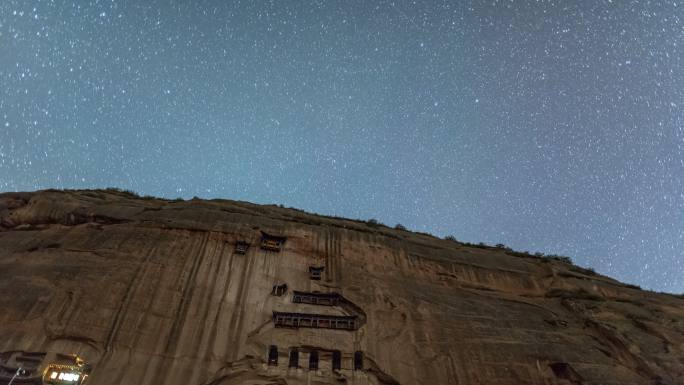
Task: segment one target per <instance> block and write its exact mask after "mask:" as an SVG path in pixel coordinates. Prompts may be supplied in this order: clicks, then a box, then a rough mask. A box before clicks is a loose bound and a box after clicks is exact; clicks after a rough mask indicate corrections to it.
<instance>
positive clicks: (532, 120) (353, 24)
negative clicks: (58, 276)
mask: <svg viewBox="0 0 684 385" xmlns="http://www.w3.org/2000/svg"><path fill="white" fill-rule="evenodd" d="M683 48H684V2H682V1H681V0H663V1H658V0H651V1H644V0H642V1H627V0H614V1H598V0H597V1H594V0H592V1H558V0H553V1H549V0H547V1H542V0H538V1H529V0H528V1H518V0H515V1H512V0H508V1H498V0H493V1H492V0H489V1H474V0H469V1H461V2H455V1H454V2H448V1H415V2H410V1H400V0H397V1H378V2H374V1H370V0H361V1H285V0H279V1H270V2H266V1H242V2H238V1H195V0H193V1H190V0H186V1H169V0H167V1H149V0H145V1H142V0H141V1H119V0H106V1H105V0H102V1H62V0H54V1H15V0H2V1H0V191H15V190H23V191H25V190H36V189H44V188H70V189H73V188H98V187H109V186H112V187H119V188H123V189H130V190H133V191H135V192H138V193H140V194H141V195H156V196H162V197H166V198H176V197H183V198H191V197H193V196H199V197H201V198H217V197H220V198H228V199H237V200H247V201H252V202H256V203H276V204H283V205H285V206H294V207H298V208H302V209H305V210H307V211H312V212H317V213H321V214H332V215H339V216H344V217H350V218H361V219H369V218H376V219H377V220H379V221H380V222H383V223H386V224H388V225H390V226H394V225H395V224H396V223H401V224H403V225H404V226H406V227H407V228H409V229H412V230H417V231H424V232H430V233H432V234H435V235H437V236H440V237H442V236H445V235H448V234H452V235H454V236H455V237H456V238H457V239H459V240H462V241H468V242H474V243H477V242H485V243H489V244H496V243H504V244H506V245H508V246H510V247H513V248H514V249H517V250H529V251H540V252H544V253H553V254H562V255H568V256H571V257H572V258H573V260H574V261H575V262H576V263H578V264H580V265H582V266H587V267H592V268H595V269H596V270H597V271H598V272H600V273H603V274H607V275H610V276H613V277H615V278H618V279H620V280H623V281H626V282H629V283H633V284H638V285H641V286H642V287H644V288H648V289H653V290H658V291H668V292H675V293H682V292H684V182H683V181H684V74H683V73H682V71H683V70H684V60H683V56H684V55H683V54H682V49H683Z"/></svg>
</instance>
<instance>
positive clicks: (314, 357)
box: [309, 350, 318, 370]
mask: <svg viewBox="0 0 684 385" xmlns="http://www.w3.org/2000/svg"><path fill="white" fill-rule="evenodd" d="M309 370H318V351H316V350H312V351H311V352H310V353H309Z"/></svg>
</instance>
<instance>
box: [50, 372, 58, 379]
mask: <svg viewBox="0 0 684 385" xmlns="http://www.w3.org/2000/svg"><path fill="white" fill-rule="evenodd" d="M50 378H51V379H53V380H54V379H55V378H57V372H52V374H51V375H50Z"/></svg>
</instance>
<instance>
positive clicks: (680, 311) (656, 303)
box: [0, 190, 684, 385]
mask: <svg viewBox="0 0 684 385" xmlns="http://www.w3.org/2000/svg"><path fill="white" fill-rule="evenodd" d="M262 231H265V232H267V233H269V234H277V235H282V236H285V237H287V240H286V241H285V243H284V245H283V248H282V250H281V251H280V252H273V251H266V250H262V249H261V248H260V247H259V241H260V238H261V235H262ZM240 240H245V241H247V242H249V243H250V247H249V249H248V250H247V252H246V253H245V254H239V253H236V252H235V244H236V242H237V241H240ZM310 266H324V267H325V269H324V272H323V274H322V279H321V280H312V279H310V276H309V271H308V268H309V267H310ZM283 283H286V284H287V286H288V289H287V292H286V293H285V294H284V295H282V296H276V295H272V294H271V293H272V290H273V286H276V285H280V284H283ZM295 290H296V291H302V292H320V293H338V294H340V295H341V296H342V297H343V301H342V302H341V303H339V304H337V305H336V306H320V305H312V304H299V303H293V302H292V295H293V291H295ZM0 292H1V293H2V296H0V309H3V311H2V312H0V352H2V351H17V350H22V351H37V352H52V353H61V354H78V355H79V356H80V357H82V358H84V359H85V360H86V361H87V362H88V363H89V364H90V365H91V366H92V372H91V375H90V377H89V378H88V380H87V383H90V384H98V385H114V384H139V385H148V384H149V385H152V384H165V385H175V384H178V385H181V384H182V385H185V384H193V385H194V384H196V385H210V384H211V385H228V384H231V385H233V384H236V385H237V384H344V383H346V384H358V385H362V384H402V385H408V384H454V385H455V384H487V385H489V384H501V385H505V384H511V385H513V384H516V385H518V384H535V385H552V384H558V385H577V384H595V385H598V384H601V385H611V384H615V385H617V384H620V385H625V384H684V299H682V298H681V297H676V296H673V295H667V294H657V293H652V292H645V291H642V290H639V289H637V288H635V287H632V286H629V285H624V284H621V283H620V282H617V281H615V280H612V279H610V278H608V277H605V276H601V275H597V274H594V273H592V272H591V271H588V270H585V269H582V268H579V267H576V266H573V265H570V264H567V263H564V262H562V261H556V260H551V259H544V258H534V257H532V256H520V255H518V256H512V255H508V254H507V251H506V250H503V249H496V248H478V247H471V246H466V245H463V244H459V243H457V242H453V241H447V240H441V239H437V238H434V237H431V236H429V235H425V234H416V233H411V232H407V231H399V230H393V229H388V228H385V227H383V226H372V225H368V224H366V223H364V222H358V221H352V220H346V219H340V218H330V217H322V216H316V215H312V214H307V213H303V212H301V211H297V210H291V209H284V208H279V207H275V206H259V205H254V204H250V203H246V202H233V201H225V200H214V201H202V200H191V201H168V200H161V199H142V198H137V197H135V196H133V195H131V194H127V193H122V192H117V191H110V190H104V191H103V190H97V191H68V192H61V191H41V192H36V193H6V194H0ZM274 311H278V312H289V313H307V314H321V315H338V316H356V317H358V320H359V327H358V329H357V330H333V329H323V328H304V327H301V328H282V327H276V326H275V325H274V322H273V312H274ZM272 345H275V346H277V350H278V353H279V354H278V364H277V365H269V364H268V362H267V361H268V360H267V359H268V351H269V347H270V346H272ZM292 349H296V350H297V351H298V352H299V353H298V359H299V360H298V361H299V362H298V367H296V368H294V367H293V368H291V367H289V365H288V364H289V355H290V351H291V350H292ZM313 351H315V352H318V355H319V365H318V369H317V370H310V369H309V357H310V354H311V352H313ZM334 351H339V352H340V353H341V362H340V365H341V368H340V369H339V370H333V368H332V360H333V358H332V356H333V352H334ZM355 352H361V353H360V354H362V356H363V363H362V368H357V370H355V369H354V354H355Z"/></svg>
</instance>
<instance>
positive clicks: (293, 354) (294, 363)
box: [287, 348, 299, 368]
mask: <svg viewBox="0 0 684 385" xmlns="http://www.w3.org/2000/svg"><path fill="white" fill-rule="evenodd" d="M287 366H288V367H290V368H298V367H299V350H297V348H292V349H290V362H289V364H288V365H287Z"/></svg>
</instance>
